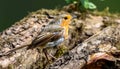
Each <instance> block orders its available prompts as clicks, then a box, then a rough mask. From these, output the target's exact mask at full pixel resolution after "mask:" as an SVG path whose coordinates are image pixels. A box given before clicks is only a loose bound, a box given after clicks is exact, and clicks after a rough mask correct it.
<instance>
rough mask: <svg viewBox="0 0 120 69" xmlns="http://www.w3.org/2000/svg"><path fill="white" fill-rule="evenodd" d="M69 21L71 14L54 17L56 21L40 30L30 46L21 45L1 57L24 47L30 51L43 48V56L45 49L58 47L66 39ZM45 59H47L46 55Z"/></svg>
mask: <svg viewBox="0 0 120 69" xmlns="http://www.w3.org/2000/svg"><path fill="white" fill-rule="evenodd" d="M71 19H72V15H71V14H63V15H60V16H58V17H56V19H54V20H53V21H51V22H50V23H49V24H48V25H46V26H44V27H42V28H41V32H40V33H39V35H38V36H37V37H36V38H35V39H34V40H33V41H32V43H31V44H30V45H23V46H20V47H16V48H13V49H11V50H9V51H7V52H5V53H3V54H2V55H8V54H10V53H11V52H13V51H16V50H18V49H21V48H23V47H26V46H28V48H27V49H32V48H35V47H39V46H40V47H43V49H44V52H45V54H47V52H46V49H47V48H49V47H55V46H58V45H59V44H61V43H62V42H63V41H64V40H67V39H68V37H69V35H68V32H69V25H70V23H71ZM46 58H47V59H48V57H47V55H46Z"/></svg>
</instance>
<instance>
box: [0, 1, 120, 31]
mask: <svg viewBox="0 0 120 69" xmlns="http://www.w3.org/2000/svg"><path fill="white" fill-rule="evenodd" d="M90 1H92V2H94V3H95V4H96V5H97V8H98V10H100V11H101V10H103V9H104V8H106V7H109V8H110V12H112V13H115V12H120V8H119V6H120V5H119V3H120V0H104V1H103V0H90ZM64 5H67V4H66V2H65V1H64V0H0V31H2V30H4V29H6V28H7V27H9V26H11V25H12V24H14V23H15V22H16V21H19V20H21V19H22V18H23V17H25V16H26V15H28V13H29V12H33V11H36V10H39V9H41V8H47V9H54V8H56V7H62V6H64Z"/></svg>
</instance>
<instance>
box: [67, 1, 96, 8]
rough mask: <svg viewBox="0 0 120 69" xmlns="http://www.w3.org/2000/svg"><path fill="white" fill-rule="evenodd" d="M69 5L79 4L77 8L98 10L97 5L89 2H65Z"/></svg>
mask: <svg viewBox="0 0 120 69" xmlns="http://www.w3.org/2000/svg"><path fill="white" fill-rule="evenodd" d="M65 1H66V2H67V3H77V4H78V5H77V7H79V8H80V7H81V6H83V8H85V9H91V10H92V9H96V5H95V4H93V3H92V2H90V1H89V0H65Z"/></svg>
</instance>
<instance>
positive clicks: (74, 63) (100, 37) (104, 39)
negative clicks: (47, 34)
mask: <svg viewBox="0 0 120 69" xmlns="http://www.w3.org/2000/svg"><path fill="white" fill-rule="evenodd" d="M119 40H120V25H116V26H109V27H107V28H105V29H103V30H102V31H101V32H99V33H97V34H95V35H93V36H92V37H90V38H88V39H86V40H85V41H84V42H82V43H80V44H78V45H77V46H76V47H75V48H74V49H72V50H71V51H69V52H67V53H65V54H64V55H63V56H62V57H60V58H59V59H57V60H56V61H55V62H54V63H53V64H51V65H49V66H48V67H46V69H81V68H83V66H85V65H86V64H87V63H88V58H89V55H91V54H94V53H97V52H111V51H113V50H116V48H115V46H116V44H117V43H118V42H119ZM101 46H103V47H102V48H101ZM107 46H108V47H107ZM88 69H89V68H88Z"/></svg>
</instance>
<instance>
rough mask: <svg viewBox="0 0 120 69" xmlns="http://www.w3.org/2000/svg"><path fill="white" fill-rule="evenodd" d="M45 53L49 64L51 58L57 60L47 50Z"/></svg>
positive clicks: (45, 49)
mask: <svg viewBox="0 0 120 69" xmlns="http://www.w3.org/2000/svg"><path fill="white" fill-rule="evenodd" d="M43 53H44V54H45V57H46V59H47V61H48V63H50V58H49V57H51V58H53V59H56V57H54V56H53V55H51V54H50V53H48V51H47V48H44V49H43Z"/></svg>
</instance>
